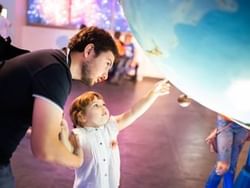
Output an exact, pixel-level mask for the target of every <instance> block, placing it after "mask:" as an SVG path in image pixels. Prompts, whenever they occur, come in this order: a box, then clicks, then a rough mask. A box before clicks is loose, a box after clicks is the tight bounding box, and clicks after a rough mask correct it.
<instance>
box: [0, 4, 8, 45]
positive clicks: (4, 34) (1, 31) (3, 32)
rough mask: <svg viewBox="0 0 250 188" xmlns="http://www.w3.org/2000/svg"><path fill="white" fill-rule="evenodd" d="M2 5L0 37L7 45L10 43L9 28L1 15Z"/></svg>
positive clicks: (0, 6)
mask: <svg viewBox="0 0 250 188" xmlns="http://www.w3.org/2000/svg"><path fill="white" fill-rule="evenodd" d="M3 9H4V7H3V5H2V4H0V35H1V37H2V38H3V39H4V40H5V41H6V42H8V43H11V38H10V35H9V29H10V26H11V23H10V21H9V20H8V19H7V18H6V17H5V16H4V15H3ZM1 40H2V39H1Z"/></svg>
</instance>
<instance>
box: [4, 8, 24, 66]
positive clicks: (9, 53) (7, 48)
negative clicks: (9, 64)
mask: <svg viewBox="0 0 250 188" xmlns="http://www.w3.org/2000/svg"><path fill="white" fill-rule="evenodd" d="M3 9H4V7H3V5H1V4H0V67H1V66H2V65H3V64H4V60H7V59H11V58H13V57H16V56H18V55H21V54H24V53H27V52H29V50H25V49H21V48H17V47H15V46H13V45H11V38H10V36H9V29H10V26H11V24H10V22H9V20H8V19H7V18H6V17H5V16H3Z"/></svg>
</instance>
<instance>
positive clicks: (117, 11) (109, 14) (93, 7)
mask: <svg viewBox="0 0 250 188" xmlns="http://www.w3.org/2000/svg"><path fill="white" fill-rule="evenodd" d="M27 21H28V24H35V25H41V26H58V27H69V26H70V27H74V28H79V26H80V25H81V24H85V25H87V26H92V25H95V26H98V27H101V28H104V29H109V30H118V31H130V29H129V26H128V23H127V21H126V18H125V17H124V13H123V10H122V8H121V6H120V4H119V2H118V0H60V1H57V0H28V10H27Z"/></svg>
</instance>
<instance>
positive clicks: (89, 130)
mask: <svg viewBox="0 0 250 188" xmlns="http://www.w3.org/2000/svg"><path fill="white" fill-rule="evenodd" d="M84 129H85V130H87V131H88V132H93V131H101V130H104V125H103V126H101V127H84Z"/></svg>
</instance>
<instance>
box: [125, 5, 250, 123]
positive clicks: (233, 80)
mask: <svg viewBox="0 0 250 188" xmlns="http://www.w3.org/2000/svg"><path fill="white" fill-rule="evenodd" d="M121 4H122V6H123V9H124V13H125V16H126V17H127V19H128V22H129V24H130V27H131V30H132V32H133V33H134V35H135V37H136V39H137V41H138V42H139V44H140V45H141V47H142V48H143V49H144V51H145V52H146V54H147V55H148V57H149V58H150V60H151V61H152V63H154V64H155V65H156V66H161V67H162V70H164V72H165V74H166V77H167V78H168V79H169V80H170V81H171V82H172V83H173V84H174V85H175V86H176V87H177V88H179V89H180V90H181V91H182V92H184V93H185V94H187V95H188V96H189V97H191V98H192V99H194V100H196V101H197V102H199V103H200V104H202V105H204V106H206V107H208V108H210V109H211V110H214V111H215V112H218V113H222V114H224V115H227V116H229V117H232V118H234V119H236V120H239V121H242V122H244V123H250V100H249V97H250V1H246V0H240V1H235V0H224V1H220V0H202V1H201V0H154V1H150V0H149V1H146V0H124V1H123V0H121Z"/></svg>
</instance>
